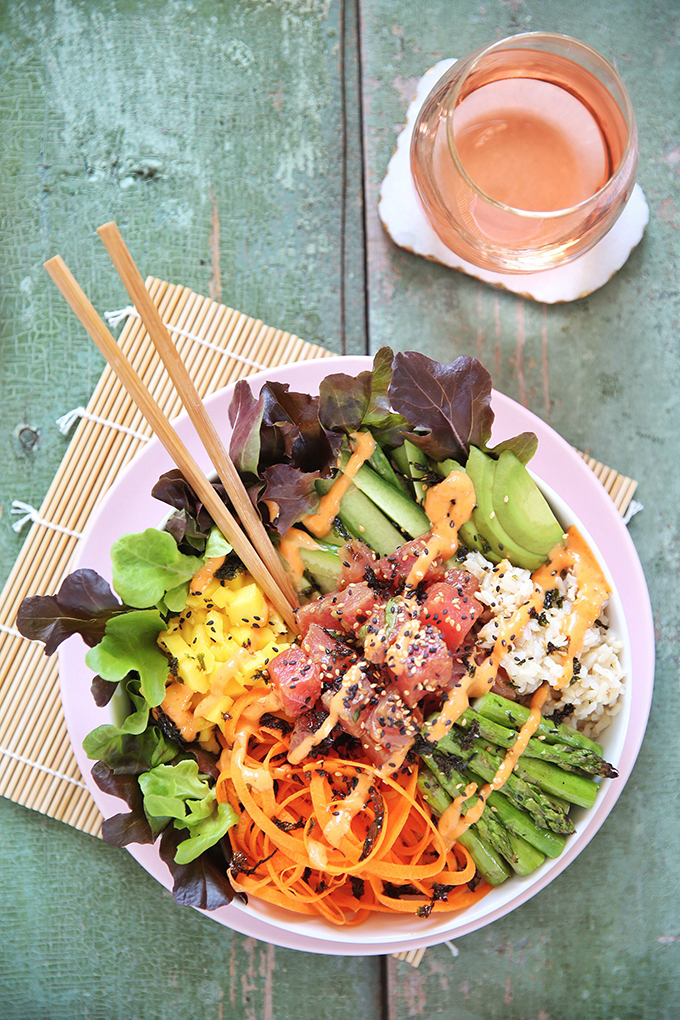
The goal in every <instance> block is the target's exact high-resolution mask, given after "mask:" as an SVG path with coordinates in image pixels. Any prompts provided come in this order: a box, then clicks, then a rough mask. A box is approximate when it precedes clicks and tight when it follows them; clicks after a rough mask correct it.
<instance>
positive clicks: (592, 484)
mask: <svg viewBox="0 0 680 1020" xmlns="http://www.w3.org/2000/svg"><path fill="white" fill-rule="evenodd" d="M371 366H372V359H370V358H362V357H348V358H341V357H339V358H323V359H321V360H319V361H311V362H303V363H300V364H296V365H288V366H285V367H282V368H277V369H274V370H272V371H271V372H269V373H259V374H258V375H253V376H250V377H249V380H248V381H249V383H250V385H251V387H252V388H253V391H254V392H255V393H257V392H258V391H259V388H260V387H261V386H262V385H263V383H264V382H265V381H267V379H276V380H277V381H278V382H288V383H290V386H291V389H292V390H297V391H301V392H311V393H314V392H318V386H319V383H320V381H321V379H322V378H324V376H326V375H329V374H331V373H336V372H346V373H348V374H350V375H356V374H357V373H358V372H360V371H364V370H366V369H368V368H371ZM231 395H232V387H231V386H229V387H227V388H225V389H224V390H222V391H220V392H219V393H217V394H215V395H213V396H212V397H210V398H209V399H208V400H207V401H206V403H207V406H208V408H209V410H210V414H211V416H212V418H213V420H214V421H215V422H216V424H217V426H218V428H219V429H220V431H221V433H222V435H223V436H228V434H229V431H230V427H229V419H228V415H227V408H228V406H229V402H230V400H231ZM492 406H493V410H494V412H495V416H496V417H495V422H494V428H493V442H494V443H495V442H499V441H500V440H502V439H505V438H508V437H510V436H513V435H516V434H518V433H520V432H524V431H533V432H535V433H536V435H537V436H538V440H539V443H538V451H537V453H536V455H535V457H534V458H533V460H532V461H531V469H532V472H533V474H534V475H535V477H536V478H537V479H538V480H539V481H540V482H541V483H542V487H543V488H544V491H545V493H546V495H547V497H548V499H549V500H550V501H551V503H552V505H553V507H554V509H555V511H556V513H557V515H558V517H559V518H560V521H561V523H562V524H563V525H564V526H565V527H566V526H568V525H570V524H576V525H577V526H578V528H579V530H580V531H581V533H582V534H583V536H584V538H585V539H586V540H587V541H588V542H589V544H590V546H591V548H592V549H593V552H594V553H595V554H596V556H597V557H598V559H599V561H600V563H601V564H602V565H604V568H605V571H606V573H607V575H608V579H609V580H610V582H611V585H612V591H613V596H612V599H611V604H610V621H611V625H612V630H613V632H615V633H616V634H617V636H618V637H620V639H621V640H622V641H623V643H624V652H623V663H624V667H625V670H626V686H625V696H624V706H623V709H622V711H621V712H620V713H619V714H618V715H617V716H616V717H615V719H614V721H613V722H612V724H611V726H610V727H609V728H608V730H607V731H606V732H605V734H603V736H602V738H601V742H602V743H603V746H604V751H605V757H606V758H607V760H608V761H610V762H612V763H613V764H614V765H615V766H616V767H617V768H618V770H619V777H618V779H614V780H605V781H603V784H602V789H601V791H600V793H599V794H598V797H597V801H596V803H595V805H594V807H593V808H591V809H590V810H587V811H586V810H581V811H578V812H574V819H575V822H576V826H577V832H576V834H575V835H573V836H571V837H569V839H568V842H567V848H566V850H565V852H564V853H563V854H562V855H561V857H559V858H558V859H557V860H546V861H545V863H544V864H543V865H542V866H541V867H540V868H539V869H538V870H536V871H535V872H533V873H532V874H531V875H529V876H527V877H525V878H519V877H517V876H513V877H512V878H510V879H509V880H508V881H507V882H505V883H504V884H503V885H501V886H498V887H497V888H495V889H493V890H492V891H491V892H490V893H489V894H488V895H487V896H485V897H484V898H483V899H481V900H480V901H478V902H477V903H476V904H474V905H473V906H472V907H470V908H469V909H467V910H464V911H462V912H460V913H456V914H446V913H433V914H432V915H431V916H430V917H429V918H427V919H425V918H418V917H416V916H409V915H406V916H404V915H398V916H394V915H389V914H381V915H377V916H376V917H375V919H372V920H369V921H367V922H365V923H364V924H362V925H361V926H359V927H357V928H348V929H346V930H345V929H343V928H341V927H340V928H338V927H335V926H332V925H330V924H328V923H327V922H325V921H323V920H322V919H314V918H312V919H310V918H307V917H303V916H301V915H297V914H294V913H292V912H289V911H285V910H282V909H278V908H276V907H273V906H270V905H268V904H266V903H264V902H262V901H258V900H256V899H255V898H254V897H250V901H249V903H248V905H247V906H244V905H242V904H240V903H237V902H233V903H231V904H229V906H226V907H221V908H220V909H219V910H216V911H213V912H210V913H208V914H207V916H208V917H211V918H213V920H215V921H217V922H219V923H220V924H224V925H225V926H227V927H229V928H232V929H233V930H235V931H238V932H241V933H242V934H244V935H250V936H252V937H254V938H258V939H261V940H263V941H265V942H272V943H274V944H276V945H279V946H284V947H286V948H291V949H300V950H305V951H309V952H317V953H329V954H338V955H347V956H363V955H369V954H385V953H395V952H403V951H405V950H410V949H416V948H420V947H424V946H430V945H435V944H437V943H439V942H443V941H446V940H448V939H452V938H454V937H460V936H462V935H466V934H468V933H469V932H472V931H475V930H476V929H478V928H481V927H483V926H484V925H486V924H489V923H491V922H492V921H495V920H497V919H498V918H500V917H503V915H505V914H507V913H508V912H509V911H511V910H513V909H514V908H515V907H518V906H520V904H522V903H525V902H526V901H527V900H528V899H530V898H531V897H532V896H534V895H535V894H536V893H537V892H539V891H540V890H541V889H543V888H544V887H545V886H546V885H547V884H548V883H549V882H551V881H552V880H553V879H554V878H555V877H556V876H557V875H559V874H560V872H561V871H563V870H564V868H566V867H567V866H568V865H569V864H570V863H571V862H572V861H573V860H574V859H575V858H576V857H577V856H578V854H579V853H580V852H581V851H582V850H583V848H584V847H585V846H586V844H587V843H588V842H589V841H590V840H591V839H592V837H593V836H594V835H595V833H596V832H597V830H598V829H599V827H600V826H601V825H602V823H603V822H604V820H605V818H606V817H607V815H608V814H609V812H610V811H611V809H612V808H613V807H614V804H615V803H616V800H617V798H618V797H619V794H620V793H621V791H622V790H623V787H624V785H625V783H626V781H627V779H628V777H629V775H630V772H631V770H632V768H633V765H634V763H635V759H636V757H637V754H638V751H639V748H640V745H641V743H642V738H643V735H644V731H645V727H646V724H647V717H648V714H649V707H650V703H651V697H652V685H653V676H654V632H653V622H652V614H651V608H650V604H649V596H648V593H647V586H646V583H645V579H644V575H643V573H642V568H641V566H640V562H639V560H638V557H637V553H636V551H635V547H634V546H633V543H632V541H631V538H630V536H629V534H628V531H627V529H626V527H625V525H624V524H623V522H622V520H621V517H620V515H619V513H618V511H617V510H616V508H615V506H614V504H613V502H612V500H611V499H610V497H609V496H608V494H607V493H606V491H605V489H604V487H603V486H602V485H601V483H600V482H599V481H598V480H597V478H596V477H595V475H594V474H593V472H592V471H591V470H590V468H588V467H587V465H586V464H585V462H584V461H583V460H582V458H581V457H580V456H579V455H578V454H577V453H576V452H575V451H574V450H573V449H572V447H570V446H569V444H568V443H566V442H565V441H564V440H563V439H562V438H561V437H560V436H558V435H557V433H555V432H554V431H553V430H552V429H551V428H550V427H549V426H548V425H546V424H545V423H544V422H543V421H542V420H541V419H540V418H537V417H536V416H535V415H534V414H532V413H531V412H530V411H528V410H527V409H526V408H524V407H521V406H520V405H519V404H517V403H515V402H514V401H513V400H510V399H509V398H508V397H506V396H504V395H503V394H501V393H496V392H495V391H494V394H493V399H492ZM176 428H177V432H178V433H179V435H180V436H181V438H182V439H183V440H184V442H185V443H186V444H187V446H188V447H189V449H190V450H191V452H192V454H193V455H194V457H195V458H196V460H197V461H198V462H199V464H200V465H201V467H202V468H203V469H204V470H205V471H206V472H208V471H210V470H211V465H210V463H209V461H208V458H207V455H206V454H205V452H204V450H203V448H202V446H201V444H200V442H199V440H198V438H197V437H196V434H195V432H194V429H193V426H192V425H191V423H190V422H189V420H188V419H187V417H186V416H182V417H181V418H180V419H178V420H177V422H176ZM172 467H174V465H173V464H172V463H171V461H170V458H169V456H168V455H167V454H166V452H165V450H164V449H163V448H162V446H161V445H160V443H159V442H158V441H157V440H154V441H152V442H150V443H149V444H148V445H147V446H145V447H144V449H142V450H141V451H140V452H139V454H138V455H137V456H136V457H135V458H134V460H133V461H132V462H131V463H130V464H129V465H128V467H127V468H126V469H125V470H124V471H123V472H122V473H121V475H120V477H119V478H118V480H117V481H116V483H115V484H114V485H113V487H112V488H111V489H110V490H109V492H108V493H107V495H106V497H105V498H104V499H103V501H102V502H101V504H100V505H99V507H98V508H97V510H96V511H95V513H94V514H93V515H92V517H91V518H90V521H89V522H88V525H87V528H86V531H85V534H84V536H83V538H82V540H81V542H80V543H79V545H78V548H77V550H76V555H75V558H74V562H73V564H72V568H71V569H73V570H75V569H77V568H79V567H91V568H93V569H94V570H97V571H98V572H99V573H100V574H101V575H102V576H103V577H106V578H107V579H108V580H109V581H110V578H111V568H110V560H109V550H110V548H111V546H112V544H113V542H114V541H115V540H116V539H117V538H118V537H120V535H123V534H126V533H127V532H134V531H142V530H143V529H144V528H147V527H149V526H155V525H157V523H158V521H159V518H160V517H161V516H162V504H160V503H159V502H158V501H157V500H155V499H152V497H151V495H150V489H151V487H152V485H153V483H154V482H155V480H156V479H157V478H158V476H159V475H161V474H162V473H163V472H164V471H167V470H169V469H171V468H172ZM86 651H87V649H86V648H85V645H84V644H83V643H82V642H81V641H80V640H79V639H77V638H72V639H71V640H69V641H67V642H65V643H64V644H62V645H61V646H60V648H59V675H60V679H61V693H62V701H63V705H64V713H65V716H66V722H67V726H68V731H69V735H70V738H71V742H72V744H73V748H74V751H75V755H76V758H77V760H78V764H79V766H80V768H81V771H82V773H83V776H84V778H85V781H86V782H87V784H88V787H89V789H90V791H91V793H92V796H93V798H94V800H95V801H96V803H97V805H98V806H99V808H100V810H101V812H102V814H103V815H104V816H105V817H109V816H111V815H113V814H117V813H119V812H120V811H121V810H122V807H121V805H122V802H121V801H120V800H118V799H116V798H114V797H111V796H108V795H107V794H104V793H102V791H101V790H100V789H99V788H98V787H97V786H96V784H95V783H94V782H93V780H92V779H91V777H90V768H91V766H92V762H91V761H90V760H89V759H88V758H87V757H86V756H85V754H84V753H83V750H82V741H83V738H84V737H85V735H86V734H87V733H89V732H90V730H92V729H94V728H95V726H98V725H101V724H102V723H105V722H108V721H109V716H108V709H107V708H97V706H96V705H95V704H94V701H93V700H92V698H91V697H90V694H89V688H90V682H91V679H92V674H91V671H90V670H89V669H88V668H87V666H86V665H85V653H86ZM128 850H129V852H130V853H131V854H132V855H133V857H135V859H136V860H137V861H139V863H140V864H141V865H142V867H144V868H145V869H146V871H148V872H149V874H151V875H152V876H153V877H154V878H156V879H157V880H158V881H159V882H160V883H161V884H162V885H164V886H165V887H166V888H168V889H172V880H171V877H170V873H169V871H168V869H167V867H166V865H165V864H164V863H163V862H162V861H161V859H160V857H159V855H158V852H157V850H156V848H155V847H154V846H131V847H128Z"/></svg>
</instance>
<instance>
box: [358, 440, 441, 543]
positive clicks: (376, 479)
mask: <svg viewBox="0 0 680 1020" xmlns="http://www.w3.org/2000/svg"><path fill="white" fill-rule="evenodd" d="M348 461H349V454H344V455H343V458H342V466H343V468H344V467H346V465H347V462H348ZM354 484H355V485H356V487H357V488H358V489H360V490H361V491H362V492H363V493H364V495H366V496H368V498H369V499H371V500H372V501H373V502H374V503H375V504H376V506H377V507H379V508H380V509H381V510H382V511H383V513H385V514H387V516H388V517H389V518H391V520H393V521H394V522H395V524H398V525H399V527H400V528H403V530H404V531H405V532H406V534H407V535H409V536H410V537H411V538H419V537H420V535H424V534H425V532H427V531H429V530H430V527H431V525H430V521H429V519H428V517H427V515H426V514H425V513H424V511H423V510H421V508H420V507H419V506H418V505H417V504H416V503H414V502H413V500H412V499H409V497H408V496H405V495H404V493H403V492H402V491H401V489H397V488H395V487H394V485H391V484H390V483H389V482H387V481H385V479H384V478H381V476H380V475H378V474H376V473H375V471H373V470H372V468H370V467H369V466H368V464H364V465H362V467H360V468H359V470H358V471H357V473H356V475H355V476H354Z"/></svg>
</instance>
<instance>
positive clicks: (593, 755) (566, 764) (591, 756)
mask: <svg viewBox="0 0 680 1020" xmlns="http://www.w3.org/2000/svg"><path fill="white" fill-rule="evenodd" d="M456 726H459V727H460V728H461V729H464V730H469V729H471V728H473V727H474V728H476V731H477V733H478V734H479V736H480V737H481V738H482V739H483V740H490V741H491V742H492V743H494V744H498V746H499V747H512V745H513V744H514V743H515V741H516V739H517V730H511V729H508V727H507V726H506V725H500V724H499V723H497V722H494V721H493V720H492V719H489V718H487V717H486V716H484V715H481V714H480V713H479V712H476V711H475V710H474V709H473V708H468V709H467V710H466V711H465V712H463V714H462V715H461V716H460V718H459V719H457V720H456ZM522 757H523V758H537V759H539V760H540V761H547V762H552V763H553V764H555V765H559V766H560V768H562V769H566V770H567V771H569V772H575V771H578V770H582V771H584V772H589V773H591V775H596V776H607V777H608V778H610V779H613V778H615V777H616V776H617V775H618V772H617V771H616V769H615V768H614V767H613V765H610V764H609V762H606V761H605V760H604V758H603V757H602V756H601V755H600V754H598V753H597V752H595V751H593V750H592V749H591V748H589V747H573V746H569V745H568V744H552V743H548V741H547V740H538V739H537V738H536V737H532V738H531V739H530V740H529V743H528V745H527V748H526V750H525V751H523V752H522Z"/></svg>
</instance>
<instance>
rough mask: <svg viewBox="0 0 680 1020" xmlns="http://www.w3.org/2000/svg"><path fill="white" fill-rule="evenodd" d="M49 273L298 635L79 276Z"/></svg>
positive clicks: (59, 263)
mask: <svg viewBox="0 0 680 1020" xmlns="http://www.w3.org/2000/svg"><path fill="white" fill-rule="evenodd" d="M45 269H46V270H47V272H48V273H49V275H50V276H51V277H52V279H53V280H54V282H55V283H56V285H57V287H58V288H59V290H60V291H61V293H62V294H63V296H64V298H65V299H66V301H67V302H68V304H69V305H70V306H71V308H72V309H73V311H74V312H75V314H76V315H77V317H78V319H79V320H80V322H81V323H82V324H83V326H84V327H85V329H86V330H87V332H88V334H89V335H90V337H91V338H92V340H93V341H94V342H95V344H96V345H97V347H98V348H99V350H100V351H101V352H102V354H103V355H104V357H105V358H106V360H107V361H108V363H109V365H110V366H111V368H112V369H113V371H114V372H115V373H116V375H117V376H118V378H119V379H120V381H121V382H122V384H123V386H124V387H125V389H126V390H127V392H128V393H129V394H130V396H131V397H132V399H133V400H134V401H135V403H136V404H137V407H138V408H139V409H140V411H141V412H142V413H143V415H144V417H145V418H146V419H147V421H148V422H149V424H150V425H151V427H152V428H153V430H154V432H155V434H156V435H157V437H158V438H159V440H160V441H161V443H162V444H163V446H164V447H165V449H166V450H167V452H168V453H169V454H170V456H171V457H172V459H173V461H174V462H175V464H176V465H177V467H178V468H179V469H180V471H181V472H182V474H183V475H184V477H185V478H186V480H187V481H188V482H189V484H190V485H191V487H192V488H193V490H194V492H195V493H196V495H197V496H198V497H199V499H201V501H202V502H203V503H204V505H205V507H206V509H207V510H208V512H209V514H210V516H211V517H212V519H213V520H214V521H215V524H217V526H218V527H219V529H220V531H222V533H223V535H224V536H225V538H226V539H227V541H229V542H230V543H231V544H232V546H233V547H234V551H235V552H236V554H237V556H239V557H240V559H241V560H242V561H243V563H244V564H245V566H246V567H247V568H248V570H249V571H250V573H251V574H252V575H253V578H254V579H255V581H256V582H257V583H258V584H259V585H260V587H261V588H262V589H263V591H264V592H265V593H266V594H267V595H268V596H269V598H270V599H271V600H272V602H273V603H274V605H275V607H276V608H277V610H278V611H279V612H280V613H281V615H282V616H283V618H284V620H285V621H286V623H287V624H288V625H289V627H291V628H292V629H293V630H297V627H296V622H295V615H294V613H293V610H292V608H291V605H290V603H289V601H288V599H287V598H286V596H285V595H284V593H283V592H282V591H281V589H280V588H279V586H278V585H277V583H276V582H275V580H274V579H273V577H272V576H271V574H270V573H269V571H268V569H267V567H266V566H265V564H264V563H263V562H262V559H261V558H260V555H259V553H258V552H257V550H256V549H254V548H253V546H252V545H251V543H250V541H249V540H248V538H247V537H246V535H245V534H244V533H243V531H241V528H240V527H239V525H238V523H237V522H236V520H235V519H234V518H233V517H232V515H231V514H230V513H229V511H228V509H227V508H226V506H225V505H224V503H223V502H222V500H221V499H220V498H219V496H218V495H217V493H216V492H215V490H214V488H213V487H212V485H211V484H210V482H209V481H208V479H207V478H206V476H205V475H204V474H203V472H202V471H201V469H200V467H199V466H198V464H197V463H196V461H195V460H194V458H193V457H192V455H191V454H190V453H189V451H188V450H187V448H186V446H185V445H184V443H183V442H182V441H181V439H180V438H179V436H178V435H177V433H176V432H175V430H174V429H173V427H172V425H171V424H170V422H169V421H168V420H167V418H166V417H165V415H164V414H163V412H162V411H161V409H160V407H159V406H158V404H157V403H156V401H155V400H154V398H153V397H152V396H151V394H150V393H149V391H148V389H147V388H146V386H145V385H144V383H143V382H142V380H141V379H140V378H139V376H138V375H137V373H136V372H135V370H134V368H133V366H132V365H131V363H130V362H129V361H128V359H127V357H126V356H125V354H124V353H123V351H122V350H121V349H120V347H119V346H118V344H117V343H116V341H115V340H114V338H113V336H112V335H111V333H110V332H109V330H108V329H107V327H106V326H105V325H104V322H103V321H102V319H101V318H100V317H99V315H98V314H97V312H96V310H95V308H94V307H93V305H92V304H91V303H90V301H89V299H88V298H87V296H86V295H85V293H84V291H83V290H82V289H81V287H80V286H79V284H78V283H77V281H76V279H75V277H74V276H73V274H72V273H71V271H70V270H69V268H68V266H67V265H66V263H65V262H64V260H63V259H62V258H61V256H60V255H55V256H54V258H51V259H49V261H47V262H46V263H45Z"/></svg>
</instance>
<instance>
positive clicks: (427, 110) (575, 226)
mask: <svg viewBox="0 0 680 1020" xmlns="http://www.w3.org/2000/svg"><path fill="white" fill-rule="evenodd" d="M637 161H638V140H637V128H636V124H635V115H634V113H633V108H632V106H631V102H630V98H629V96H628V93H627V91H626V88H625V86H624V84H623V82H622V81H621V78H620V77H619V75H618V73H617V71H616V69H615V68H614V67H613V66H612V65H611V64H610V63H609V61H607V60H605V58H604V57H603V56H601V55H600V54H599V53H597V52H596V51H595V50H593V49H591V48H590V47H589V46H587V45H586V44H585V43H582V42H579V41H578V40H576V39H572V38H570V37H569V36H565V35H557V34H555V33H547V32H527V33H524V34H522V35H516V36H512V37H510V38H508V39H503V40H501V41H500V42H497V43H494V44H492V45H491V46H486V47H484V48H482V49H479V50H476V51H475V52H474V53H472V54H470V55H469V56H467V57H465V58H463V59H462V60H458V61H456V63H455V64H454V65H453V66H452V67H451V68H450V69H449V70H448V71H447V72H446V73H445V74H444V75H443V77H442V78H440V79H439V81H438V82H437V84H436V85H435V87H434V89H433V90H432V92H431V93H430V94H429V96H428V97H427V99H426V100H425V103H424V105H423V107H422V109H421V111H420V114H419V117H418V120H417V122H416V125H415V128H414V132H413V139H412V142H411V171H412V174H413V180H414V183H415V186H416V190H417V192H418V195H419V197H420V201H421V203H422V206H423V209H424V211H425V214H426V216H427V218H428V219H429V221H430V223H431V224H432V226H433V228H434V229H435V231H436V232H437V234H438V235H439V237H440V238H441V240H442V241H443V243H444V244H445V245H446V246H447V248H449V249H451V251H453V252H455V253H456V254H457V255H459V256H460V257H461V258H463V259H465V260H466V261H467V262H471V263H472V264H473V265H475V266H479V267H481V268H483V269H487V270H492V271H495V272H501V273H530V272H537V271H539V270H543V269H550V268H552V267H554V266H558V265H562V264H564V263H566V262H570V261H571V260H572V259H574V258H576V256H577V255H580V254H581V253H582V252H584V251H587V250H588V249H589V248H591V247H592V246H593V245H594V244H595V243H596V242H597V241H599V240H600V238H602V237H603V236H604V235H605V234H606V233H607V231H608V230H609V229H610V228H611V227H612V225H613V224H614V223H615V221H616V220H617V218H618V217H619V215H620V214H621V212H622V210H623V208H624V206H625V203H626V201H627V200H628V198H629V197H630V194H631V192H632V190H633V186H634V184H635V172H636V169H637Z"/></svg>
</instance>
